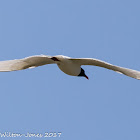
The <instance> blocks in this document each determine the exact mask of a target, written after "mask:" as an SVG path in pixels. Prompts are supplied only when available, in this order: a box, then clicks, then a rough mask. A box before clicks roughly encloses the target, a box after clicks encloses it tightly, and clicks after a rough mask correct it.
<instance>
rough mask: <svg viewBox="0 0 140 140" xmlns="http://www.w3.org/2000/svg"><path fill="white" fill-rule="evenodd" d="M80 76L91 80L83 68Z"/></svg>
mask: <svg viewBox="0 0 140 140" xmlns="http://www.w3.org/2000/svg"><path fill="white" fill-rule="evenodd" d="M78 76H83V77H85V78H87V79H88V80H89V78H88V77H87V76H86V74H85V71H84V69H82V68H81V72H80V74H79V75H78Z"/></svg>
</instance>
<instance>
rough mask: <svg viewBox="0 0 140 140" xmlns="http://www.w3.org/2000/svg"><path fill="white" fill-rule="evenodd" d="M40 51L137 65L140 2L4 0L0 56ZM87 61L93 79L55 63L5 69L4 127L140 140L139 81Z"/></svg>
mask: <svg viewBox="0 0 140 140" xmlns="http://www.w3.org/2000/svg"><path fill="white" fill-rule="evenodd" d="M40 54H45V55H59V54H62V55H66V56H70V57H75V58H76V57H88V58H97V59H101V60H104V61H107V62H109V63H112V64H116V65H119V66H123V67H128V68H132V69H136V70H140V1H139V0H133V1H132V0H69V1H66V0H1V1H0V60H9V59H18V58H24V57H27V56H31V55H40ZM83 68H84V69H85V71H86V74H87V75H88V76H89V80H87V79H85V78H80V77H73V76H68V75H66V74H64V73H63V72H61V71H60V70H59V69H58V68H57V66H56V65H46V66H42V67H38V68H35V69H28V70H23V71H16V72H5V73H0V84H1V85H0V106H1V108H0V133H5V132H10V133H20V134H27V133H35V134H37V133H40V134H44V135H45V133H46V132H57V133H58V132H61V133H62V134H61V136H60V137H58V136H57V137H56V138H45V137H42V138H41V139H44V140H45V139H55V140H132V139H135V140H139V139H140V81H139V80H136V79H133V78H130V77H127V76H125V75H121V74H118V73H115V72H113V71H110V70H106V69H103V68H99V67H92V66H83ZM0 139H5V140H6V139H10V138H7V137H6V138H4V137H3V138H0ZM15 139H20V140H22V139H23V140H24V139H34V140H36V139H39V138H35V137H32V138H25V137H21V138H18V137H17V138H15Z"/></svg>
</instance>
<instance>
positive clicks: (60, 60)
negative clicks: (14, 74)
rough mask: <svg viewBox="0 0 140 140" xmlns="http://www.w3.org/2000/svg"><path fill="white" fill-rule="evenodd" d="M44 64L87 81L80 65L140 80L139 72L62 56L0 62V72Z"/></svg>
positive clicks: (90, 60) (101, 62) (34, 57)
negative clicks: (54, 65) (51, 65)
mask: <svg viewBox="0 0 140 140" xmlns="http://www.w3.org/2000/svg"><path fill="white" fill-rule="evenodd" d="M46 64H57V66H58V67H59V69H60V70H61V71H63V72H64V73H65V74H68V75H71V76H81V77H85V78H87V79H89V78H88V76H87V75H86V74H85V71H84V69H83V68H81V65H92V66H99V67H103V68H107V69H109V70H113V71H116V72H118V73H121V74H124V75H127V76H129V77H132V78H135V79H139V80H140V71H136V70H132V69H128V68H124V67H119V66H116V65H112V64H110V63H107V62H105V61H101V60H98V59H94V58H71V57H68V56H63V55H56V56H48V55H35V56H29V57H25V58H23V59H15V60H7V61H0V72H8V71H17V70H23V69H27V68H34V67H38V66H42V65H46Z"/></svg>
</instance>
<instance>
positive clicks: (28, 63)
mask: <svg viewBox="0 0 140 140" xmlns="http://www.w3.org/2000/svg"><path fill="white" fill-rule="evenodd" d="M50 58H51V57H50V56H46V55H38V56H30V57H26V58H23V59H15V60H7V61H0V72H6V71H16V70H22V69H27V68H32V67H37V66H42V65H46V64H52V63H55V62H54V61H53V60H52V59H50Z"/></svg>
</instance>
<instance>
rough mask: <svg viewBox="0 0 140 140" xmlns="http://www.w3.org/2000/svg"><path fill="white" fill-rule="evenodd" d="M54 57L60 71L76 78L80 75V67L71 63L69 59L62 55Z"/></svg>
mask: <svg viewBox="0 0 140 140" xmlns="http://www.w3.org/2000/svg"><path fill="white" fill-rule="evenodd" d="M55 57H56V58H57V59H58V60H59V61H55V62H56V63H57V66H58V67H59V68H60V70H61V71H63V72H64V73H66V74H68V75H71V76H78V75H79V74H80V71H81V67H80V65H77V64H76V63H73V62H72V61H71V60H70V57H66V56H63V55H58V56H55Z"/></svg>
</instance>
